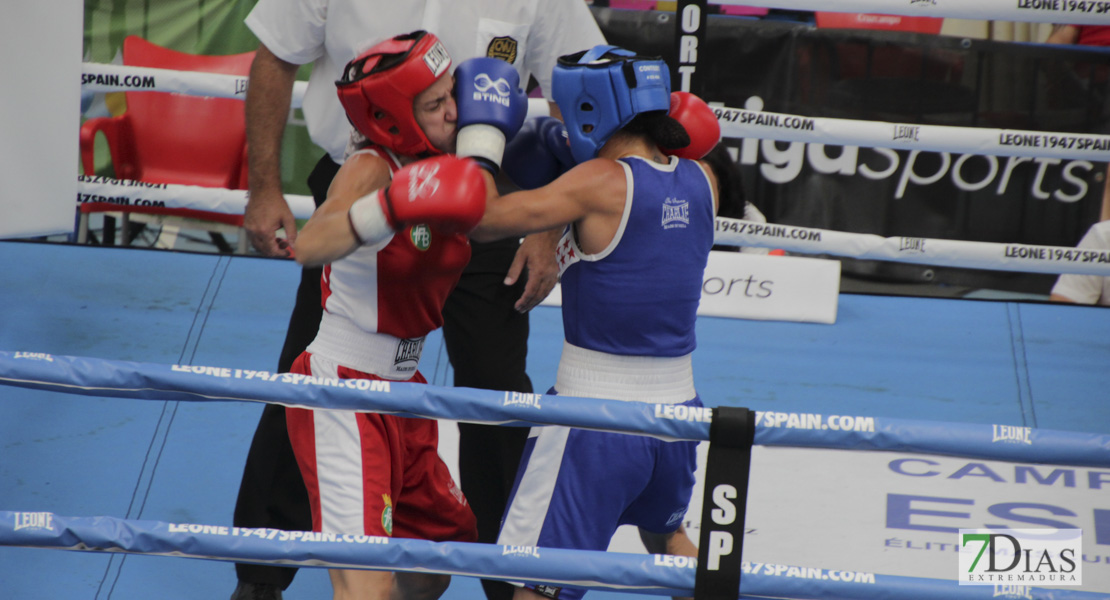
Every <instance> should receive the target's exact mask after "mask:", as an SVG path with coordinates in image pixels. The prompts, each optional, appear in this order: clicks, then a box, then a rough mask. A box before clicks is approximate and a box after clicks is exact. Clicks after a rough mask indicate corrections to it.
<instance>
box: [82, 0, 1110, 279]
mask: <svg viewBox="0 0 1110 600" xmlns="http://www.w3.org/2000/svg"><path fill="white" fill-rule="evenodd" d="M938 1H939V0H938ZM1017 1H1018V2H1025V1H1027V0H1017ZM1108 6H1110V2H1108ZM246 82H247V79H246V78H245V77H237V76H232V75H217V74H211V73H195V72H187V71H172V70H166V69H147V68H137V67H125V66H119V65H102V64H95V63H85V72H84V75H83V76H82V84H83V86H85V87H86V88H90V89H92V90H94V91H108V90H143V91H162V92H173V93H185V94H195V95H210V96H216V97H221V98H239V99H242V98H243V97H244V95H245V90H246ZM298 83H303V82H298ZM301 94H303V88H301ZM714 111H715V112H716V114H717V118H718V120H719V122H720V124H721V131H722V136H723V137H729V138H758V139H772V140H782V141H791V142H807V143H835V144H837V145H857V146H865V147H882V148H894V149H902V150H909V151H910V152H911V153H917V152H921V151H928V152H940V153H941V155H942V158H943V159H944V160H951V157H950V156H949V154H948V152H963V153H965V154H973V155H988V156H991V157H992V158H991V160H993V155H999V156H1010V157H1017V158H1016V162H1025V161H1029V160H1037V161H1041V162H1044V161H1058V160H1060V159H1079V160H1087V159H1089V160H1093V161H1099V162H1102V161H1105V160H1106V159H1108V158H1110V136H1107V135H1095V134H1077V133H1049V132H1037V131H1024V130H1009V129H992V128H976V127H951V126H938V125H910V124H901V123H888V122H879V121H859V120H851V119H835V118H824V117H804V116H799V115H791V114H784V113H772V112H764V111H760V110H746V109H736V108H728V107H715V108H714ZM546 112H547V103H546V102H545V101H544V100H542V99H535V98H533V99H530V100H529V115H533V114H544V113H546ZM286 200H287V201H288V202H289V204H290V208H291V209H292V210H293V214H294V216H296V217H297V218H300V219H306V218H308V217H309V216H311V214H312V211H313V210H314V209H315V204H314V203H313V202H312V199H311V198H310V197H307V196H294V195H287V196H286ZM77 201H78V203H84V202H107V203H112V204H119V205H120V206H121V207H125V206H162V207H167V208H186V209H193V210H205V211H210V212H219V213H227V214H242V213H243V212H244V210H245V208H246V192H245V191H242V190H223V189H213V188H204V187H198V186H185V185H172V184H160V185H156V184H147V183H143V182H137V181H120V180H114V179H109V178H105V177H95V176H93V177H90V176H81V177H80V180H79V187H78V197H77ZM715 241H716V242H717V243H720V244H724V245H737V246H759V247H771V248H781V249H784V250H790V251H794V252H802V253H811V254H812V253H816V254H831V255H835V256H845V257H853V258H865V259H879V260H889V261H894V262H908V263H918V264H930V265H937V266H950V267H963V268H974V269H991V270H1001V271H1020V272H1031V273H1057V274H1059V273H1077V274H1085V275H1103V276H1107V275H1110V253H1107V252H1104V251H1092V250H1077V249H1075V248H1070V247H1058V246H1033V245H1025V244H999V243H988V242H971V241H961V240H940V239H926V238H912V237H892V238H883V237H880V236H877V235H871V234H857V233H846V232H838V231H831V230H821V229H812V228H805V227H790V226H785V225H767V224H760V223H754V222H747V221H739V220H735V219H724V218H722V219H718V221H717V235H716V239H715Z"/></svg>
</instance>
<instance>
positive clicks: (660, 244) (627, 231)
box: [561, 157, 714, 356]
mask: <svg viewBox="0 0 1110 600" xmlns="http://www.w3.org/2000/svg"><path fill="white" fill-rule="evenodd" d="M618 162H620V163H621V164H622V166H623V167H624V170H625V179H626V181H627V182H628V197H627V198H626V200H625V208H624V216H623V218H622V221H621V225H620V227H619V228H618V230H617V233H616V235H615V236H614V238H613V241H612V242H611V243H610V244H609V247H608V248H606V249H605V250H604V251H602V252H600V253H598V254H594V255H584V254H582V253H581V251H580V249H579V248H577V245H576V244H575V242H574V239H573V229H572V230H571V232H569V233H568V238H565V239H564V241H563V244H561V247H562V248H563V249H564V250H565V248H566V247H573V248H574V252H572V253H571V255H572V256H573V259H572V260H574V261H576V262H571V263H570V264H569V266H566V267H565V271H564V272H563V274H562V279H561V284H562V294H563V300H562V302H563V330H564V334H565V336H566V340H567V341H568V342H570V343H571V344H574V345H575V346H578V347H581V348H588V349H590V350H597V351H600V352H608V353H610V354H621V355H630V356H683V355H686V354H689V353H691V352H693V350H694V348H695V346H696V345H697V343H696V340H695V335H694V321H695V319H696V315H697V309H698V301H699V300H700V299H701V286H702V277H703V274H704V272H705V264H706V262H707V261H708V259H709V251H710V249H711V248H712V247H713V228H714V210H713V192H712V191H711V189H710V186H709V179H708V177H706V174H705V172H704V171H702V169H701V167H700V166H699V165H698V164H697V163H696V162H694V161H691V160H684V159H679V158H675V157H672V158H671V161H670V163H669V164H666V165H661V164H658V163H655V162H651V161H648V160H644V159H640V158H625V159H621V160H620V161H618ZM568 262H569V261H568Z"/></svg>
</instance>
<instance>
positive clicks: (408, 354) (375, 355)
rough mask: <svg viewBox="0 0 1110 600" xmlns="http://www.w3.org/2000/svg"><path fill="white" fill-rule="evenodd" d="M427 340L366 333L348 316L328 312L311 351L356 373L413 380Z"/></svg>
mask: <svg viewBox="0 0 1110 600" xmlns="http://www.w3.org/2000/svg"><path fill="white" fill-rule="evenodd" d="M423 350H424V338H423V337H419V338H412V339H401V338H398V337H394V336H392V335H386V334H384V333H371V332H369V331H364V330H362V329H360V328H359V327H358V325H355V324H354V322H353V321H351V320H350V319H348V318H346V317H341V316H339V315H333V314H331V313H329V312H327V311H324V317H323V318H322V319H321V320H320V331H319V332H317V334H316V339H314V340H312V343H311V344H309V345H308V351H309V352H311V353H312V354H319V355H320V356H324V357H327V358H330V359H331V360H334V361H335V362H337V363H339V364H341V365H343V366H345V367H348V368H351V369H355V370H356V371H362V372H364V373H370V374H371V375H377V376H378V377H384V378H386V379H402V380H403V379H409V378H411V377H412V376H413V374H414V373H416V367H417V366H418V365H419V364H420V353H421V352H422V351H423Z"/></svg>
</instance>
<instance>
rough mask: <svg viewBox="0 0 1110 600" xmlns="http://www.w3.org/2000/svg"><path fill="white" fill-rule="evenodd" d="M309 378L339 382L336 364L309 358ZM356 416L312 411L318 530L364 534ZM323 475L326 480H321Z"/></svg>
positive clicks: (343, 412) (346, 411) (360, 456)
mask: <svg viewBox="0 0 1110 600" xmlns="http://www.w3.org/2000/svg"><path fill="white" fill-rule="evenodd" d="M312 375H313V376H315V377H331V378H336V379H338V378H339V369H338V365H336V363H334V362H332V361H330V360H328V359H326V358H321V357H319V356H316V355H312ZM357 415H358V413H355V412H352V411H349V410H325V409H315V410H313V411H312V418H313V427H314V429H315V434H316V474H317V476H318V479H319V482H318V483H319V485H320V513H321V517H322V518H321V521H322V525H321V529H322V531H323V532H325V533H351V534H357V535H362V534H363V533H365V531H366V526H365V520H364V518H363V512H364V511H365V507H366V505H365V504H364V502H363V491H362V483H363V482H362V443H361V441H360V439H359V433H358V421H357ZM325 475H326V478H325V477H324V476H325Z"/></svg>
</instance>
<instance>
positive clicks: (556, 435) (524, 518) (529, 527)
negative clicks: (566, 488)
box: [497, 427, 570, 546]
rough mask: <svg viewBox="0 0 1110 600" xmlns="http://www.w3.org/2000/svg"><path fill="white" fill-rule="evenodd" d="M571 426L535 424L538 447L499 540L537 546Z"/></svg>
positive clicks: (502, 542) (533, 434) (505, 543)
mask: <svg viewBox="0 0 1110 600" xmlns="http://www.w3.org/2000/svg"><path fill="white" fill-rule="evenodd" d="M569 435H570V428H569V427H534V428H532V431H531V433H530V434H529V437H535V438H536V443H535V447H534V448H533V449H532V454H531V455H530V456H529V457H528V466H527V467H526V468H525V470H524V475H523V476H522V477H521V479H520V485H519V486H518V487H517V490H516V496H514V497H513V503H512V504H511V505H510V506H509V510H508V512H506V514H505V522H504V524H503V525H502V526H501V534H500V535H499V536H498V537H497V543H498V544H503V545H511V546H536V545H537V543H536V542H537V541H538V540H539V539H540V530H542V529H543V522H544V518H545V517H546V516H547V508H548V506H550V505H551V494H552V492H553V491H554V489H555V482H556V481H557V480H558V479H559V465H561V464H562V462H563V452H564V450H565V449H566V447H567V437H568V436H569Z"/></svg>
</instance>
